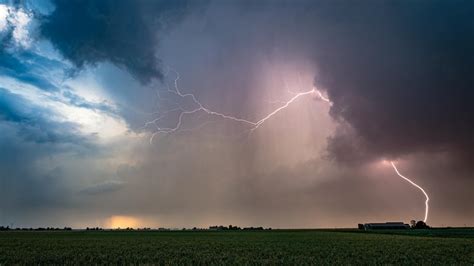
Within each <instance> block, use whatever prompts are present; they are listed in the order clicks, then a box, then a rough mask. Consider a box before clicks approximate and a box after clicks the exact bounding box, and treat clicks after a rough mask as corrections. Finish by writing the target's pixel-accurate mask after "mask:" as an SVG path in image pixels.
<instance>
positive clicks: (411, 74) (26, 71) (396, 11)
mask: <svg viewBox="0 0 474 266" xmlns="http://www.w3.org/2000/svg"><path fill="white" fill-rule="evenodd" d="M473 15H474V3H473V2H472V1H363V2H354V1H303V0H301V1H257V2H255V1H191V2H187V1H125V0H123V1H118V2H117V1H101V2H97V1H85V2H84V1H49V0H44V1H24V2H21V3H17V2H14V3H11V2H9V1H0V41H1V46H0V59H1V61H0V130H1V132H2V134H1V137H0V150H1V151H2V154H1V155H0V178H1V179H0V186H1V188H0V190H1V193H0V194H1V196H0V224H7V225H10V224H14V225H18V226H49V225H53V226H64V225H71V226H75V227H85V226H105V227H107V226H114V225H116V224H114V223H113V222H111V221H117V219H118V218H117V217H132V218H133V219H135V221H137V223H136V224H138V225H139V226H168V227H181V226H188V227H193V226H203V227H207V226H209V225H213V224H238V225H242V226H260V225H262V226H272V227H334V226H344V227H347V226H354V225H355V224H356V223H358V222H365V221H375V220H377V221H385V220H402V221H406V222H407V221H409V220H411V219H421V218H422V215H423V213H424V209H423V207H424V199H423V195H422V194H421V193H419V191H418V190H417V189H416V188H413V187H412V186H410V185H409V184H408V183H407V182H405V181H404V180H402V179H400V178H399V177H397V176H396V175H395V174H394V172H393V169H392V168H390V167H389V166H387V165H386V164H383V163H382V161H383V160H396V161H397V164H398V166H399V168H400V170H401V171H402V172H403V173H404V174H406V175H407V176H409V177H411V178H413V179H414V180H415V181H416V182H417V183H418V184H420V185H422V186H423V187H424V188H425V189H426V190H427V191H428V193H429V194H430V198H431V201H430V203H431V209H430V218H429V220H428V223H430V224H433V225H437V226H441V225H453V226H454V225H465V224H469V225H471V223H472V222H471V221H472V219H473V218H474V216H473V214H474V207H473V206H472V204H470V203H471V202H472V201H473V200H474V198H473V197H474V196H473V195H472V193H471V190H472V188H473V187H474V174H473V173H474V168H473V166H472V162H473V158H474V139H473V138H472V136H473V135H474V126H473V125H474V109H473V108H474V107H473V106H474V105H472V103H471V102H472V100H473V99H474V94H473V85H474V80H473V76H474V75H473V74H474V73H473V70H474V62H473V60H474V51H473V47H474V22H473V19H472V17H473ZM175 71H177V72H175ZM178 72H179V80H177V81H176V84H177V85H178V86H179V87H180V88H181V89H182V91H183V92H189V93H194V94H195V95H196V97H197V98H198V99H199V101H200V102H201V103H202V104H204V105H205V106H206V107H207V108H209V109H212V110H214V111H218V112H221V113H224V114H227V115H232V116H236V117H240V118H243V119H247V120H251V121H258V120H259V119H261V118H262V117H264V116H266V115H267V114H268V113H270V112H271V111H273V110H275V108H278V107H279V106H281V105H282V101H286V100H288V99H290V98H291V97H292V96H293V95H294V94H293V93H292V92H294V91H297V92H298V91H299V92H302V91H308V90H310V89H311V88H312V87H313V86H316V87H317V88H318V89H319V90H321V91H322V92H323V93H324V94H325V95H327V97H328V98H329V99H330V101H331V102H332V104H331V105H328V104H327V103H326V102H324V101H321V100H320V99H319V98H318V97H316V96H312V95H311V96H308V97H302V98H299V99H298V100H297V101H295V102H293V103H292V104H291V105H290V106H289V107H288V108H287V109H285V110H284V111H282V112H280V113H278V114H277V115H276V116H274V117H272V118H271V119H269V120H268V121H267V122H266V123H265V124H264V125H263V126H262V127H260V128H258V130H255V131H254V132H253V133H252V134H250V135H248V134H246V133H245V132H246V130H247V129H248V128H247V127H246V125H245V124H242V123H238V122H235V121H230V120H226V119H222V118H219V117H216V116H210V115H206V114H205V113H203V112H200V113H195V114H191V115H187V116H185V117H184V118H183V120H182V124H183V126H182V127H181V128H180V129H181V130H180V132H177V133H173V134H158V135H156V136H155V137H154V138H153V141H152V142H150V137H151V136H152V134H153V133H154V132H155V130H156V128H155V126H154V124H146V122H147V121H150V120H153V119H156V118H159V117H161V116H162V115H164V116H163V117H162V118H161V119H160V120H158V121H159V125H160V126H163V127H174V126H176V123H177V121H178V119H179V112H180V110H179V108H177V106H179V107H181V108H183V109H185V110H191V109H193V108H195V105H194V104H193V102H192V101H190V99H189V98H186V99H183V98H180V97H177V96H176V95H175V94H173V93H170V92H169V89H170V88H171V89H172V88H173V86H175V79H176V78H177V73H178ZM150 125H152V126H150ZM114 217H115V218H114ZM129 220H130V219H129Z"/></svg>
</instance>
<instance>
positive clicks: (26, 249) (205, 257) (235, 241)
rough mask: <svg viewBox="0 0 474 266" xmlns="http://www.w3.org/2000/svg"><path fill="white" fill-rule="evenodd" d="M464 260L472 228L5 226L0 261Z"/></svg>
mask: <svg viewBox="0 0 474 266" xmlns="http://www.w3.org/2000/svg"><path fill="white" fill-rule="evenodd" d="M40 263H41V264H64V263H74V264H98V263H101V264H102V263H121V264H130V263H136V264H138V263H140V264H144V263H160V264H198V263H199V264H254V263H258V264H321V263H323V264H329V263H330V264H335V263H336V264H438V265H446V264H465V265H472V264H473V263H474V230H472V229H451V230H450V229H433V230H421V231H415V230H408V231H401V232H383V233H379V232H370V233H366V232H360V231H355V230H345V231H344V230H332V231H330V230H272V231H238V232H231V231H228V232H222V231H216V232H212V231H167V232H158V231H147V232H143V231H96V232H94V231H57V232H36V231H35V232H20V231H8V232H0V264H40Z"/></svg>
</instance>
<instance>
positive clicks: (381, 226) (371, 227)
mask: <svg viewBox="0 0 474 266" xmlns="http://www.w3.org/2000/svg"><path fill="white" fill-rule="evenodd" d="M409 228H410V226H409V225H408V224H405V223H403V222H386V223H367V224H359V229H362V230H376V229H409Z"/></svg>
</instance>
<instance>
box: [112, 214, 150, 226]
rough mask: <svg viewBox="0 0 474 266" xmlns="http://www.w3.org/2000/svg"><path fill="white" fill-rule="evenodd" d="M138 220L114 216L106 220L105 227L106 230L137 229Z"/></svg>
mask: <svg viewBox="0 0 474 266" xmlns="http://www.w3.org/2000/svg"><path fill="white" fill-rule="evenodd" d="M140 224H141V222H140V220H139V219H137V218H135V217H133V216H122V215H114V216H111V217H110V218H109V219H107V221H106V223H105V227H107V228H127V227H131V228H138V227H140Z"/></svg>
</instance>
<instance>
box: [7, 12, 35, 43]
mask: <svg viewBox="0 0 474 266" xmlns="http://www.w3.org/2000/svg"><path fill="white" fill-rule="evenodd" d="M9 21H10V23H12V25H13V27H14V29H13V39H14V40H15V42H16V43H17V44H18V45H20V46H23V47H29V46H30V43H31V40H30V38H29V25H30V22H31V21H32V15H31V14H30V13H27V12H25V11H24V10H23V9H17V10H16V11H15V12H13V14H12V16H11V19H9Z"/></svg>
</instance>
